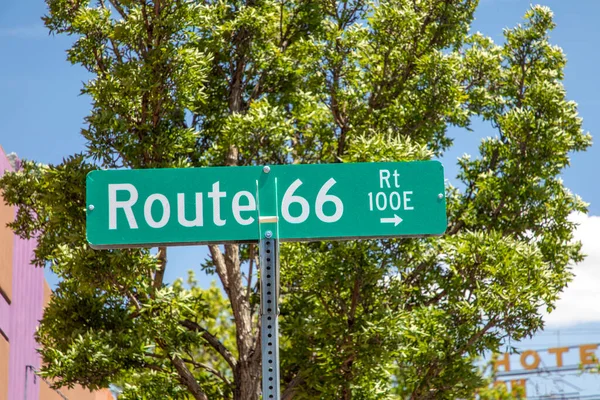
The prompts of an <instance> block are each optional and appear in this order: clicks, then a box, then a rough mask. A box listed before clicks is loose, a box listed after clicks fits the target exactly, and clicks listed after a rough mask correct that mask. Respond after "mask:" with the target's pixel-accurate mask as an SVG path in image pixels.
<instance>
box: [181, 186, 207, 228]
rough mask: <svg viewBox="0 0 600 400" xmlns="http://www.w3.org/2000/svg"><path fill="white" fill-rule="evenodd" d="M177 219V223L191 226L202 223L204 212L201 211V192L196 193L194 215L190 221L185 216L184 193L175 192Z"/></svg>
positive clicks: (201, 224)
mask: <svg viewBox="0 0 600 400" xmlns="http://www.w3.org/2000/svg"><path fill="white" fill-rule="evenodd" d="M177 221H178V222H179V225H181V226H185V227H186V228H191V227H193V226H203V225H204V214H203V211H202V193H196V217H195V219H194V220H192V221H190V220H188V219H187V218H186V217H185V194H183V193H177Z"/></svg>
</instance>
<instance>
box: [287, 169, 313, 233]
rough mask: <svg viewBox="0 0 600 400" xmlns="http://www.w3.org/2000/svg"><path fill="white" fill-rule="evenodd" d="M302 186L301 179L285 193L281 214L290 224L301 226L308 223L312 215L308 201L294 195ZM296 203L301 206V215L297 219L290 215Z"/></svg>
mask: <svg viewBox="0 0 600 400" xmlns="http://www.w3.org/2000/svg"><path fill="white" fill-rule="evenodd" d="M300 185H302V181H301V180H300V179H296V180H295V181H294V182H293V183H292V184H291V185H290V187H289V188H288V189H287V190H286V191H285V193H284V195H283V200H282V202H281V214H282V215H283V218H284V219H285V220H286V221H287V222H289V223H290V224H301V223H302V222H304V221H306V219H307V218H308V214H309V213H310V207H309V205H308V201H306V199H305V198H304V197H301V196H296V195H294V192H295V191H296V189H298V188H299V187H300ZM294 203H297V204H299V205H300V209H301V210H302V211H301V212H300V215H299V216H297V217H293V216H292V214H290V206H291V205H292V204H294Z"/></svg>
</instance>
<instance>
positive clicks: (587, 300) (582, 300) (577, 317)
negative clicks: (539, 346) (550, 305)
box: [544, 214, 600, 327]
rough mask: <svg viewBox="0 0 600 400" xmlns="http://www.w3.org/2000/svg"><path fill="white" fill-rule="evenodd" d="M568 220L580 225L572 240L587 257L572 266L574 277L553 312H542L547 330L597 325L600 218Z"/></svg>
mask: <svg viewBox="0 0 600 400" xmlns="http://www.w3.org/2000/svg"><path fill="white" fill-rule="evenodd" d="M571 219H572V220H573V221H575V222H577V223H578V224H579V227H578V228H577V231H576V232H575V239H576V240H580V241H581V243H582V244H583V249H582V250H583V253H584V254H586V255H587V257H586V258H585V260H584V261H583V262H582V263H580V264H577V265H575V266H574V267H573V273H574V274H575V277H574V278H573V281H572V282H571V283H570V284H569V286H568V287H567V288H566V289H565V290H564V292H563V293H562V294H561V295H560V300H558V302H557V303H556V309H555V310H554V311H553V312H552V313H551V314H546V313H545V314H546V315H545V316H544V320H545V321H546V326H547V327H564V326H568V325H574V324H578V323H584V322H600V307H598V303H599V301H598V300H599V299H600V216H590V215H586V214H574V215H573V216H572V217H571Z"/></svg>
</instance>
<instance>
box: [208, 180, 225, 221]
mask: <svg viewBox="0 0 600 400" xmlns="http://www.w3.org/2000/svg"><path fill="white" fill-rule="evenodd" d="M225 196H227V193H225V192H221V191H220V189H219V182H215V183H213V185H212V192H208V197H209V198H211V199H213V222H214V223H215V225H217V226H223V225H225V223H226V222H227V221H226V220H224V219H221V198H223V197H225Z"/></svg>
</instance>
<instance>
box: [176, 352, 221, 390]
mask: <svg viewBox="0 0 600 400" xmlns="http://www.w3.org/2000/svg"><path fill="white" fill-rule="evenodd" d="M182 360H183V361H184V362H186V363H188V364H192V365H193V366H194V367H195V368H200V369H204V370H206V371H207V372H209V373H211V374H213V375H214V376H216V377H217V378H219V379H220V380H222V381H223V383H225V384H226V385H227V386H231V382H229V379H227V378H226V377H225V375H223V374H222V373H220V372H219V371H217V370H216V369H214V368H213V367H211V366H210V365H206V364H203V363H199V362H197V361H194V360H191V359H188V358H183V359H182Z"/></svg>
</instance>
